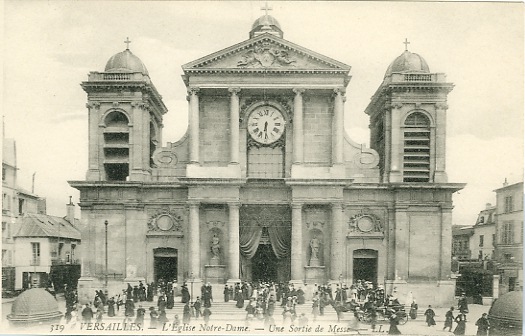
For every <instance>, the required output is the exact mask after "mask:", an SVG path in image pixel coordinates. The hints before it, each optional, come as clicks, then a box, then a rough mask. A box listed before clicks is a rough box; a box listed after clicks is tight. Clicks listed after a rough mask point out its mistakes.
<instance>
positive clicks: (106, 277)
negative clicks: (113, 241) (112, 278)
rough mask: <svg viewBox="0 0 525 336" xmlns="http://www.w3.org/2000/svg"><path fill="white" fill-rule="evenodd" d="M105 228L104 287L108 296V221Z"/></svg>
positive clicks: (105, 222)
mask: <svg viewBox="0 0 525 336" xmlns="http://www.w3.org/2000/svg"><path fill="white" fill-rule="evenodd" d="M104 226H105V237H106V241H105V250H106V274H105V277H104V278H105V279H104V287H105V288H106V294H107V291H108V221H107V220H106V221H104Z"/></svg>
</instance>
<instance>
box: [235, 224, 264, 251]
mask: <svg viewBox="0 0 525 336" xmlns="http://www.w3.org/2000/svg"><path fill="white" fill-rule="evenodd" d="M240 231H241V232H240V233H241V235H240V237H239V247H240V249H241V254H242V255H243V257H245V258H247V259H251V258H253V256H254V255H255V252H256V251H257V247H259V242H260V241H261V236H262V227H260V226H257V225H253V226H241V227H240Z"/></svg>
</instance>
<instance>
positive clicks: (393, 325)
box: [388, 309, 401, 335]
mask: <svg viewBox="0 0 525 336" xmlns="http://www.w3.org/2000/svg"><path fill="white" fill-rule="evenodd" d="M391 313H392V314H391V315H390V318H389V319H390V329H388V334H389V335H401V331H399V329H398V328H397V325H398V324H399V319H398V318H397V315H396V312H395V311H394V310H393V309H391Z"/></svg>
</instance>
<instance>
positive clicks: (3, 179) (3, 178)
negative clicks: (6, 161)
mask: <svg viewBox="0 0 525 336" xmlns="http://www.w3.org/2000/svg"><path fill="white" fill-rule="evenodd" d="M5 175H6V174H5V168H4V167H2V181H5Z"/></svg>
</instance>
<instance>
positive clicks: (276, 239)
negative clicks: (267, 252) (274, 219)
mask: <svg viewBox="0 0 525 336" xmlns="http://www.w3.org/2000/svg"><path fill="white" fill-rule="evenodd" d="M268 235H269V237H270V243H272V249H273V252H274V253H275V255H276V256H277V258H278V259H284V258H287V257H288V256H289V255H290V241H291V235H290V228H289V227H286V226H276V225H272V226H269V227H268Z"/></svg>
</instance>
